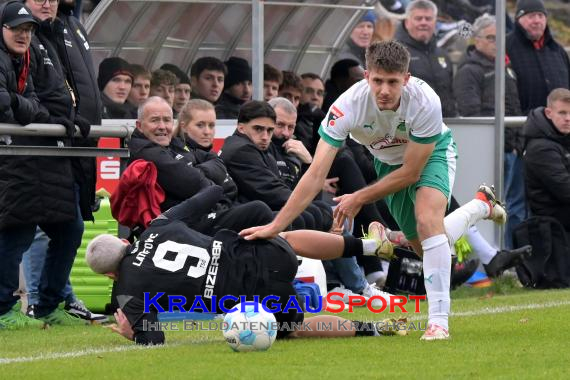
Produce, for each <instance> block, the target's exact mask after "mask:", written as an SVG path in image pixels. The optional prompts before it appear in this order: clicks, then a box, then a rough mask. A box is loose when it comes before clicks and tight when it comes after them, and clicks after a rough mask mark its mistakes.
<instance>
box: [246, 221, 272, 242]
mask: <svg viewBox="0 0 570 380" xmlns="http://www.w3.org/2000/svg"><path fill="white" fill-rule="evenodd" d="M279 232H281V231H279V230H278V229H277V228H275V226H274V225H273V223H270V224H266V225H264V226H256V227H250V228H246V229H244V230H241V231H240V233H239V236H241V237H243V238H244V239H245V240H255V239H272V238H274V237H276V236H277V235H278V234H279Z"/></svg>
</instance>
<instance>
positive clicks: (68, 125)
mask: <svg viewBox="0 0 570 380" xmlns="http://www.w3.org/2000/svg"><path fill="white" fill-rule="evenodd" d="M49 123H50V124H61V125H63V126H64V127H65V131H66V132H67V137H69V138H73V136H74V135H75V124H74V123H73V122H72V121H71V120H69V119H68V118H66V117H62V116H50V117H49Z"/></svg>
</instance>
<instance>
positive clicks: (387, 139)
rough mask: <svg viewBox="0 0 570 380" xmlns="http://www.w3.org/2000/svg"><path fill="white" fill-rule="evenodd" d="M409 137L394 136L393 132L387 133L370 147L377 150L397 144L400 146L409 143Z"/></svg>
mask: <svg viewBox="0 0 570 380" xmlns="http://www.w3.org/2000/svg"><path fill="white" fill-rule="evenodd" d="M407 143H408V139H405V138H401V137H394V136H392V135H391V134H387V135H386V136H384V137H382V138H381V139H380V140H377V141H374V142H373V143H371V144H370V148H372V149H375V150H380V149H386V148H392V147H395V146H400V145H403V144H407Z"/></svg>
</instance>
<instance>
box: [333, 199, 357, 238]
mask: <svg viewBox="0 0 570 380" xmlns="http://www.w3.org/2000/svg"><path fill="white" fill-rule="evenodd" d="M333 201H335V202H337V203H338V204H337V206H336V208H335V209H334V212H333V217H334V219H335V223H336V224H337V225H339V226H342V225H344V221H345V220H347V219H348V230H349V231H350V230H351V229H352V222H353V219H354V217H355V216H356V215H357V214H358V213H359V212H360V209H361V208H362V206H363V204H362V202H361V201H360V200H359V199H358V196H357V195H356V194H345V195H341V196H340V197H335V198H333Z"/></svg>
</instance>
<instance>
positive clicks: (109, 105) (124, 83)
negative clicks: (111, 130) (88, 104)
mask: <svg viewBox="0 0 570 380" xmlns="http://www.w3.org/2000/svg"><path fill="white" fill-rule="evenodd" d="M97 84H98V85H99V90H100V91H101V99H102V100H103V118H104V119H130V118H131V115H132V110H131V107H130V105H129V104H128V103H127V98H128V97H129V92H130V91H131V86H132V84H133V74H132V73H131V67H130V65H129V63H128V62H127V61H125V60H124V59H122V58H119V57H110V58H105V59H104V60H103V61H102V62H101V63H100V64H99V76H98V77H97Z"/></svg>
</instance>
